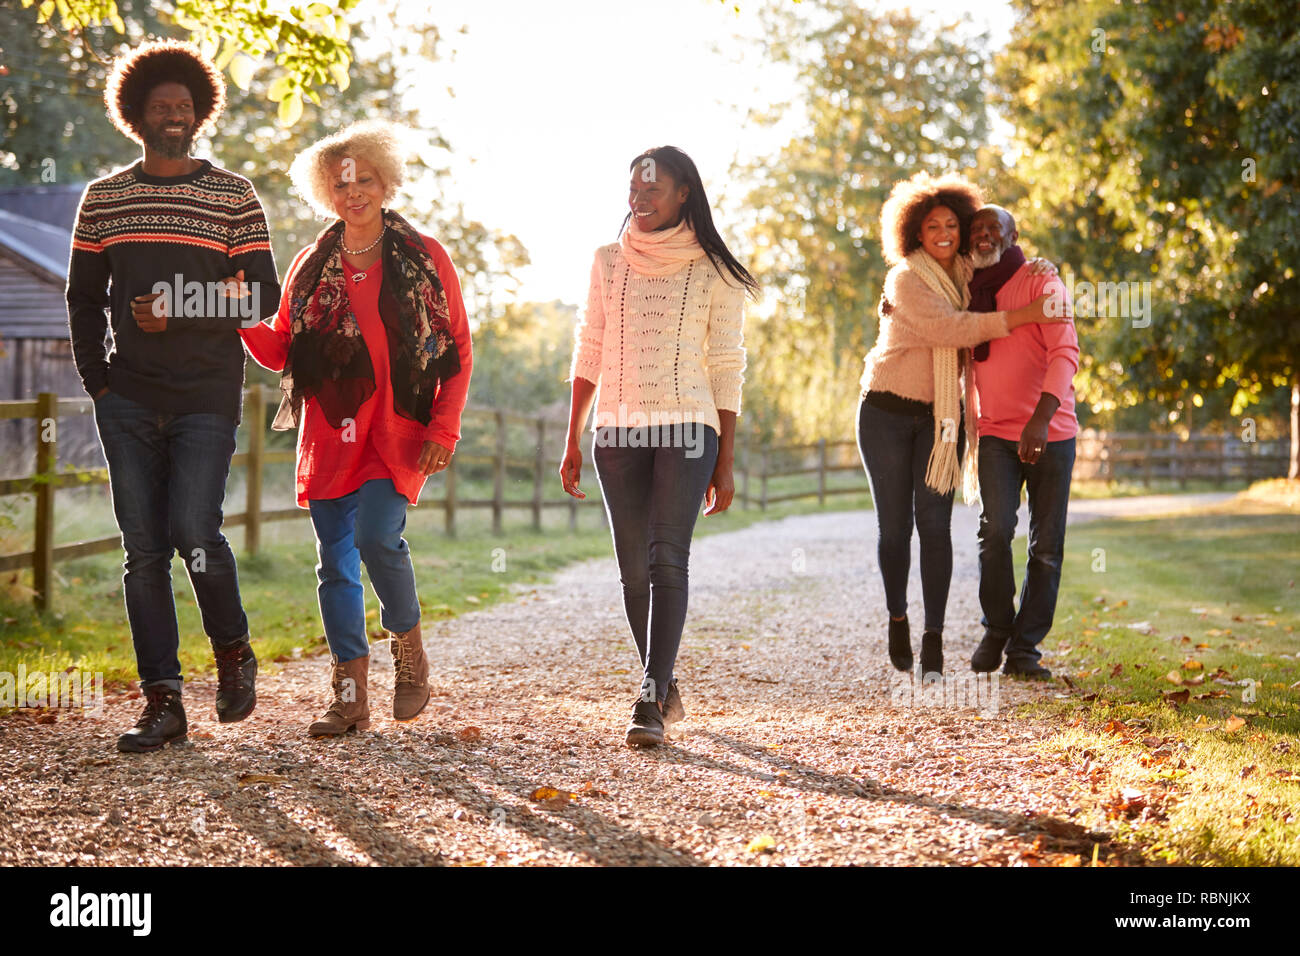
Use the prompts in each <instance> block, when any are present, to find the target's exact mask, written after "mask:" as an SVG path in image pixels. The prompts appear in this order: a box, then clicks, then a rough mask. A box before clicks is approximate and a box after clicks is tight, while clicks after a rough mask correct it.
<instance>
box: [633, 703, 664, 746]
mask: <svg viewBox="0 0 1300 956" xmlns="http://www.w3.org/2000/svg"><path fill="white" fill-rule="evenodd" d="M663 742H664V716H663V713H662V712H661V711H660V710H659V705H658V704H656V703H655V702H654V701H653V700H641V699H639V698H638V699H637V702H636V706H635V707H633V708H632V723H631V724H629V725H628V728H627V745H628V746H629V747H654V746H657V745H659V744H661V743H663Z"/></svg>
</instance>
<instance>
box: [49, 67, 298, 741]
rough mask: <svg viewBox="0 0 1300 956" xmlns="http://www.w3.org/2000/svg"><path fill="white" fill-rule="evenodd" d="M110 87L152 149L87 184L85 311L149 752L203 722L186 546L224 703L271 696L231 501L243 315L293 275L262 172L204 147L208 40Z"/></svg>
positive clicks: (237, 704) (138, 734) (82, 349)
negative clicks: (178, 586) (202, 48)
mask: <svg viewBox="0 0 1300 956" xmlns="http://www.w3.org/2000/svg"><path fill="white" fill-rule="evenodd" d="M104 97H105V100H106V102H107V105H108V113H109V116H110V118H111V119H112V120H113V123H114V125H115V126H116V127H117V128H118V130H120V131H121V132H122V134H123V135H124V136H126V137H128V138H129V139H132V140H134V141H135V142H136V143H139V144H140V146H141V147H143V152H144V155H143V158H142V159H141V160H139V161H137V162H135V163H133V164H132V165H130V166H128V167H126V168H125V169H121V170H119V171H117V172H114V173H112V174H111V175H108V176H105V177H104V178H102V179H98V180H96V181H95V182H92V183H91V184H90V185H89V186H87V187H86V192H85V194H84V195H83V196H82V200H81V208H80V210H79V211H78V213H77V225H76V230H75V232H74V234H73V240H72V254H71V260H70V262H69V266H68V289H67V299H68V322H69V326H70V329H71V337H72V352H73V357H74V358H75V360H76V363H77V370H78V372H79V373H80V374H81V380H82V383H83V385H84V386H85V389H86V391H87V393H88V394H90V395H91V396H92V397H93V398H94V400H95V423H96V425H97V427H98V429H99V437H100V442H101V444H102V445H103V448H104V457H105V459H106V460H107V462H108V474H109V486H110V488H111V490H112V496H113V513H114V515H115V517H116V518H117V523H118V527H119V528H120V529H121V531H122V545H123V548H124V550H125V552H126V561H125V569H126V573H125V575H124V576H123V579H122V584H123V590H124V592H125V601H126V613H127V619H128V621H129V622H130V626H131V640H132V642H133V644H134V647H135V655H136V666H137V668H138V670H139V675H140V687H141V690H142V691H143V693H144V696H145V699H146V702H145V707H144V713H143V714H142V716H141V717H140V720H139V722H138V723H137V724H136V725H135V727H133V728H132V729H130V730H128V731H127V732H126V733H125V734H123V735H122V736H121V737H120V738H119V739H118V742H117V747H118V749H119V750H121V751H126V752H141V751H148V750H157V749H159V748H161V747H163V746H165V745H166V744H167V743H169V742H172V741H179V740H184V739H185V737H186V734H187V732H188V726H187V723H186V718H185V709H184V707H183V706H182V705H181V687H182V677H181V668H180V660H179V657H178V650H179V647H180V638H179V631H178V627H177V620H176V605H175V602H174V600H173V596H172V582H171V563H172V555H173V553H174V552H179V553H180V556H181V560H183V561H184V562H185V570H186V573H187V574H188V576H189V579H190V585H191V586H192V587H193V589H194V597H195V599H196V601H197V602H198V605H199V610H200V612H201V614H202V618H203V628H204V630H205V631H206V632H207V635H208V638H209V640H210V641H211V643H212V647H213V651H214V653H215V655H216V662H217V674H218V689H217V700H216V709H217V716H218V718H219V719H220V720H221V722H223V723H231V722H234V721H238V720H243V719H244V718H245V717H247V716H248V715H249V714H250V713H251V712H252V710H253V707H254V706H255V704H256V702H257V695H256V688H255V681H256V675H257V658H256V657H255V656H254V654H253V649H252V646H251V645H250V643H249V631H248V618H247V616H246V615H245V614H244V607H243V602H242V600H241V598H240V594H239V577H238V573H237V570H236V567H235V556H234V553H233V552H232V551H231V549H230V544H229V542H227V540H226V538H225V536H224V535H223V534H222V533H221V524H222V511H221V509H222V504H223V502H224V500H225V491H226V488H225V486H226V478H227V477H228V475H229V472H230V458H231V455H232V454H233V452H234V450H235V430H236V428H237V426H238V423H239V418H240V410H241V401H242V395H243V384H244V349H243V345H242V344H241V341H240V338H239V333H238V331H237V330H238V329H239V327H240V326H241V325H242V324H244V323H245V322H246V323H248V324H250V325H251V324H253V323H256V322H260V321H261V320H262V319H263V318H265V317H266V316H267V315H269V314H273V313H274V312H275V311H276V307H277V305H278V303H279V299H280V286H279V281H278V279H277V274H276V270H275V260H274V258H273V256H272V253H271V243H270V236H269V234H268V231H267V225H266V216H265V214H264V213H263V211H262V205H261V203H260V202H259V201H258V198H257V193H256V192H255V191H254V190H253V185H252V183H250V182H249V181H248V180H247V179H244V178H243V177H242V176H237V175H235V174H233V173H230V172H227V171H226V170H224V169H221V168H219V167H217V166H214V165H213V164H212V163H211V162H210V161H208V160H206V159H196V158H194V157H192V156H191V155H190V148H191V144H192V142H193V140H194V137H195V136H196V135H198V134H200V133H204V132H207V131H209V130H210V129H211V128H212V127H213V126H214V125H215V123H216V120H217V118H218V117H219V116H220V115H221V111H222V109H223V108H224V106H225V100H226V90H225V83H224V81H223V80H222V78H221V74H220V73H219V72H218V71H217V69H216V68H215V66H214V65H213V64H212V62H211V61H210V60H208V59H207V58H206V57H204V56H203V55H202V54H201V53H200V52H199V51H198V50H197V49H196V48H195V47H193V46H192V45H190V44H186V43H180V42H176V41H162V42H154V43H148V44H145V45H143V46H141V47H139V48H138V49H136V50H135V51H133V52H132V53H130V54H128V55H126V56H123V57H121V58H120V59H119V60H118V61H117V62H116V63H115V64H114V66H113V70H112V73H111V75H110V77H109V82H108V85H107V88H106V90H105V94H104ZM110 328H111V332H112V335H111V340H108V332H109V329H110ZM262 424H263V423H261V422H253V423H252V426H253V427H255V428H261V427H262Z"/></svg>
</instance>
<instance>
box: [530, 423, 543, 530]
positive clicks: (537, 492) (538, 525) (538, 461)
mask: <svg viewBox="0 0 1300 956" xmlns="http://www.w3.org/2000/svg"><path fill="white" fill-rule="evenodd" d="M545 451H546V419H545V418H541V417H538V419H537V454H536V457H535V458H534V459H533V530H534V531H541V530H542V468H543V459H542V456H543V454H544V453H545Z"/></svg>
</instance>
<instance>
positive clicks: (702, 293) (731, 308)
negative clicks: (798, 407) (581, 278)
mask: <svg viewBox="0 0 1300 956" xmlns="http://www.w3.org/2000/svg"><path fill="white" fill-rule="evenodd" d="M744 311H745V293H744V289H743V288H742V287H741V286H740V284H739V283H737V282H736V280H735V279H733V278H732V277H731V276H730V275H728V276H727V279H726V280H725V281H724V280H723V277H722V276H721V275H719V274H718V270H717V269H716V268H715V267H714V265H713V263H712V262H710V261H709V258H708V257H707V256H705V257H703V258H700V259H696V260H695V261H693V262H690V263H687V264H686V265H684V266H682V268H680V269H679V270H677V271H676V272H674V273H672V274H671V275H666V276H647V275H641V274H640V273H638V272H636V271H634V270H633V269H632V268H630V267H629V265H628V262H627V259H626V258H625V257H624V256H623V250H622V248H621V247H620V246H619V245H618V244H617V243H614V244H611V245H608V246H602V247H601V248H600V249H597V250H596V257H595V261H594V262H593V263H592V266H591V288H590V291H589V293H588V296H587V310H586V312H585V314H584V315H583V317H582V318H581V319H580V320H579V322H578V325H577V328H576V330H575V334H574V339H575V342H574V350H573V363H572V365H571V367H570V371H569V380H570V381H572V380H573V379H574V378H585V379H587V381H589V382H594V383H595V384H596V385H598V386H599V387H600V389H599V392H598V393H597V396H596V413H595V415H594V416H593V417H592V428H593V429H594V428H599V427H601V426H603V425H613V426H615V427H624V428H632V427H637V426H638V425H650V424H675V423H678V422H685V421H697V422H703V423H704V424H706V425H710V426H712V428H713V429H714V431H717V432H721V430H722V429H721V424H720V422H719V419H718V410H719V409H722V410H725V411H733V412H737V413H739V412H740V387H741V384H742V382H743V380H744V370H745V350H744V348H742V347H741V341H742V328H743V325H744Z"/></svg>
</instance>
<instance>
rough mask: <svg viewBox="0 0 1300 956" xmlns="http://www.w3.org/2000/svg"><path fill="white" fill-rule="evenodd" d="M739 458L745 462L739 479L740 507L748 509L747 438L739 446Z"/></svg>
mask: <svg viewBox="0 0 1300 956" xmlns="http://www.w3.org/2000/svg"><path fill="white" fill-rule="evenodd" d="M740 459H741V460H742V461H743V462H744V463H745V465H744V467H745V470H744V472H743V473H742V477H741V479H740V507H742V508H743V509H745V510H746V511H748V510H749V440H748V439H745V440H744V441H743V442H742V443H741V446H740Z"/></svg>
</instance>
